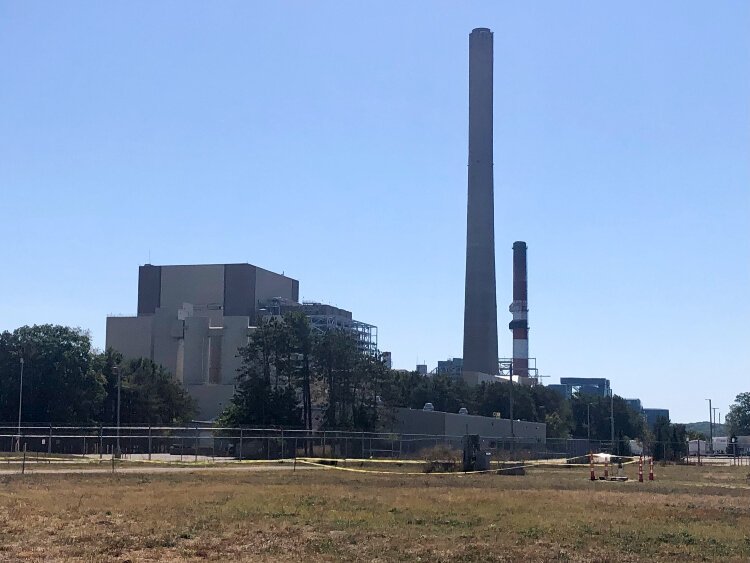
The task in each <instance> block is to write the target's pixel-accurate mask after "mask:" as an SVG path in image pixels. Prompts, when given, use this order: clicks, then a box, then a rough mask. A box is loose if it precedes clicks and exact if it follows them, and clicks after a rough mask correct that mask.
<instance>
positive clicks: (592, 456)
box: [589, 453, 596, 481]
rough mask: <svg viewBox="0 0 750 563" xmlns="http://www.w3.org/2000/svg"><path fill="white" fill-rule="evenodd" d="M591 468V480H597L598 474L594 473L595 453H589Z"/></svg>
mask: <svg viewBox="0 0 750 563" xmlns="http://www.w3.org/2000/svg"><path fill="white" fill-rule="evenodd" d="M589 469H590V470H591V480H592V481H596V474H595V473H594V454H592V453H590V454H589Z"/></svg>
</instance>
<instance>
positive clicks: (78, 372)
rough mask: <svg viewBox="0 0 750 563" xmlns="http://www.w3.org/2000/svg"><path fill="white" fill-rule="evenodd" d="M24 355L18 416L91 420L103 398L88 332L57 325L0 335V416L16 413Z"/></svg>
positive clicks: (75, 421) (31, 419)
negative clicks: (21, 408) (21, 361)
mask: <svg viewBox="0 0 750 563" xmlns="http://www.w3.org/2000/svg"><path fill="white" fill-rule="evenodd" d="M21 358H23V359H24V374H23V416H22V418H23V421H24V422H26V423H29V422H36V423H48V422H56V423H65V424H84V423H90V422H93V421H94V420H95V419H96V418H97V415H98V413H99V411H100V408H101V404H102V401H103V399H104V395H105V390H104V380H103V377H102V376H101V374H100V373H99V372H98V371H97V370H96V369H95V368H96V366H95V363H94V361H93V354H92V349H91V338H90V337H89V335H88V333H86V332H84V331H83V330H81V329H78V328H70V327H65V326H60V325H50V324H47V325H34V326H24V327H21V328H18V329H16V330H14V331H13V332H8V331H5V332H3V333H2V334H0V389H2V393H0V419H1V420H4V421H13V420H16V417H17V415H18V395H19V393H18V392H19V379H20V378H19V375H20V374H19V371H20V360H21Z"/></svg>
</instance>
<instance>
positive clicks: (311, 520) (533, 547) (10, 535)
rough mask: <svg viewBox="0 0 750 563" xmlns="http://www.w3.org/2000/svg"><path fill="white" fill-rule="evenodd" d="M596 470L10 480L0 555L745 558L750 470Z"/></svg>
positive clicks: (2, 499)
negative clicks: (602, 478)
mask: <svg viewBox="0 0 750 563" xmlns="http://www.w3.org/2000/svg"><path fill="white" fill-rule="evenodd" d="M587 471H588V468H587V467H586V466H583V467H581V468H579V469H535V470H532V471H531V472H529V473H528V474H527V475H526V476H516V477H512V476H498V475H494V474H481V475H466V476H464V475H451V476H442V475H424V476H412V475H393V476H389V475H373V474H364V473H350V472H343V471H337V470H333V469H308V470H304V471H301V470H300V471H297V472H295V473H292V472H291V471H287V470H283V471H253V472H249V471H221V472H213V473H212V472H211V470H204V471H195V472H193V473H175V474H170V473H159V474H124V473H119V474H114V475H108V474H63V473H55V474H33V473H32V474H26V475H23V476H22V475H7V474H6V475H2V476H0V561H43V560H44V561H133V562H136V561H155V560H162V561H198V560H206V559H207V560H214V561H227V560H247V561H404V560H410V561H446V562H448V561H450V562H460V561H640V560H651V561H675V560H694V561H700V560H721V561H748V560H750V486H749V485H748V483H747V472H748V468H747V467H743V468H740V467H719V468H708V467H664V468H662V467H657V481H655V482H653V483H649V482H646V483H637V482H634V481H630V482H627V483H622V484H618V483H605V482H595V483H592V482H590V481H588V480H587V476H588V472H587ZM628 473H629V474H630V476H631V478H632V477H635V472H634V467H633V466H630V467H629V468H628Z"/></svg>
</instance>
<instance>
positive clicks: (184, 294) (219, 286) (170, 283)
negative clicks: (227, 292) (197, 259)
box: [160, 264, 224, 326]
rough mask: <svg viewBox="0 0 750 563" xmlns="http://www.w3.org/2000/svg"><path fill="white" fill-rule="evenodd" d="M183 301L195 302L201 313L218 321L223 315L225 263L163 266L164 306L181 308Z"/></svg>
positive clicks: (174, 308)
mask: <svg viewBox="0 0 750 563" xmlns="http://www.w3.org/2000/svg"><path fill="white" fill-rule="evenodd" d="M183 303H190V304H192V305H193V307H194V309H195V311H196V312H199V313H200V314H201V316H207V317H210V318H211V319H212V320H215V321H217V322H216V323H214V325H215V326H221V325H220V324H218V320H219V319H220V318H221V317H222V316H223V312H222V307H223V305H224V265H222V264H219V265H214V264H211V265H205V266H162V268H161V306H160V308H161V309H166V310H167V311H170V312H171V311H177V310H178V309H180V308H181V307H182V304H183Z"/></svg>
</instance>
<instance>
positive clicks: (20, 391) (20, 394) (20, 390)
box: [18, 348, 23, 452]
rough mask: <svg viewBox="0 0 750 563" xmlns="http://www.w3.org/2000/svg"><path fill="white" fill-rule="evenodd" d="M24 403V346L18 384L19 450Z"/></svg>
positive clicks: (19, 446) (19, 449)
mask: <svg viewBox="0 0 750 563" xmlns="http://www.w3.org/2000/svg"><path fill="white" fill-rule="evenodd" d="M22 405H23V348H21V379H20V383H19V385H18V451H19V452H20V451H21V407H22Z"/></svg>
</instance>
